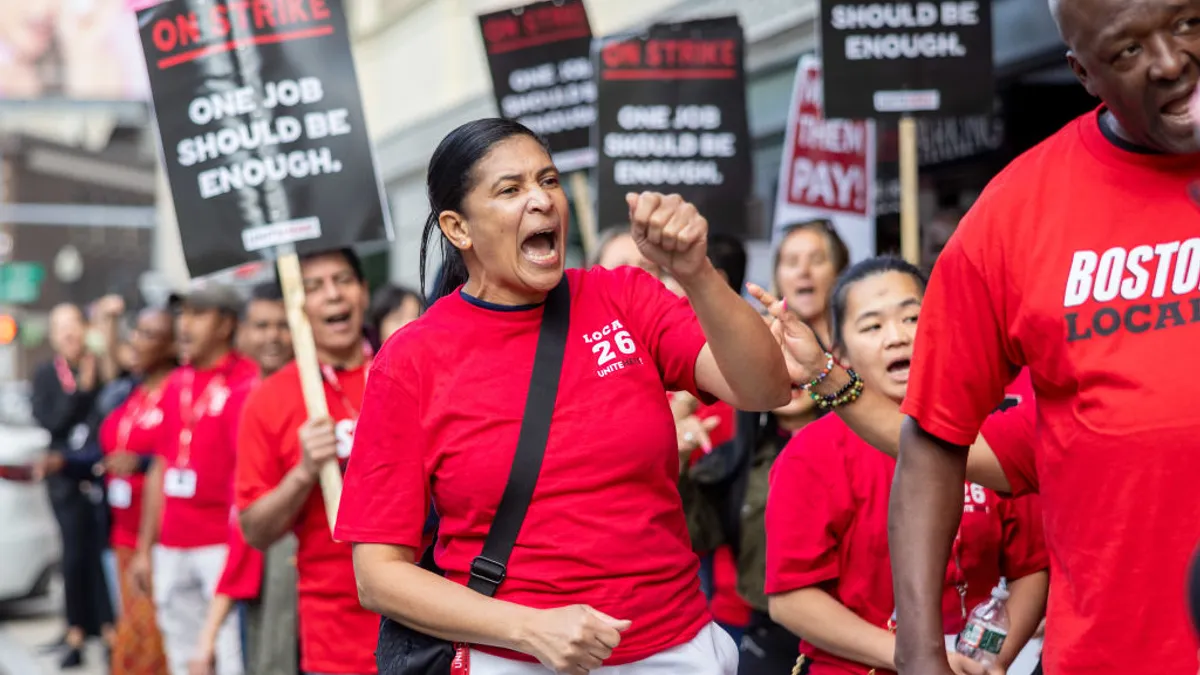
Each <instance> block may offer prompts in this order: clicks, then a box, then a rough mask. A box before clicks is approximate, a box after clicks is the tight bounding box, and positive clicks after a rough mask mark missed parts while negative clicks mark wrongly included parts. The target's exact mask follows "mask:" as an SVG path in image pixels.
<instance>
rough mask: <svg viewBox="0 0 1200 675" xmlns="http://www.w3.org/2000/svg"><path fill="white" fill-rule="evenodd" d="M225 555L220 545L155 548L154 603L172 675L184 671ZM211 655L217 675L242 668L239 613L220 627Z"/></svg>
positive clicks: (183, 674) (232, 673)
mask: <svg viewBox="0 0 1200 675" xmlns="http://www.w3.org/2000/svg"><path fill="white" fill-rule="evenodd" d="M228 553H229V549H228V547H227V546H225V545H224V544H221V545H217V546H202V547H199V548H167V547H165V546H156V547H155V548H154V606H155V608H156V610H157V614H158V630H159V632H161V633H162V638H163V649H164V650H165V651H166V656H167V668H168V669H169V670H170V671H171V675H187V672H188V661H190V660H191V659H192V657H193V656H195V653H196V643H197V642H198V641H199V639H200V631H202V630H203V629H204V621H205V619H206V618H207V617H208V605H209V603H210V602H212V599H213V596H214V595H216V592H217V582H218V581H220V580H221V572H222V571H224V569H225V558H226V557H227V556H228ZM214 656H215V657H216V666H217V675H243V673H244V672H245V668H244V667H243V665H242V644H241V636H240V635H239V625H238V617H237V613H231V614H230V615H229V617H228V618H227V619H225V623H224V624H222V625H221V631H220V632H219V633H218V634H217V645H216V654H215V655H214Z"/></svg>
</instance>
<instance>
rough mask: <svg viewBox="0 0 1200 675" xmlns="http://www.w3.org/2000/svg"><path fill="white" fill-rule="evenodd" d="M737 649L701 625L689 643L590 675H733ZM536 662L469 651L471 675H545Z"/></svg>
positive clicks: (714, 630)
mask: <svg viewBox="0 0 1200 675" xmlns="http://www.w3.org/2000/svg"><path fill="white" fill-rule="evenodd" d="M737 669H738V647H737V645H736V644H735V643H734V641H733V638H731V637H729V633H726V632H725V631H724V630H722V629H721V627H720V626H718V625H717V624H715V623H710V624H708V625H707V626H705V627H704V628H703V629H701V631H700V632H699V633H697V634H696V637H694V638H692V641H691V642H687V643H684V644H681V645H679V646H678V647H674V648H672V649H668V650H666V651H665V652H659V653H658V654H655V655H654V656H651V657H649V658H646V659H642V660H641V661H635V662H633V663H627V664H625V665H623V666H604V667H601V668H599V669H597V670H593V671H592V674H593V675H737ZM549 672H551V671H550V669H549V668H546V667H545V666H543V665H542V664H540V663H527V662H525V661H513V660H511V659H505V658H501V657H499V656H492V655H491V654H485V653H483V652H481V651H479V650H477V649H472V650H471V675H546V673H549Z"/></svg>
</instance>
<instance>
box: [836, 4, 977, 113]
mask: <svg viewBox="0 0 1200 675" xmlns="http://www.w3.org/2000/svg"><path fill="white" fill-rule="evenodd" d="M821 60H822V66H823V67H824V70H825V82H826V83H827V86H826V89H825V110H826V112H827V113H828V114H829V115H830V116H833V117H838V118H859V119H865V118H869V117H878V116H880V115H890V114H918V113H921V114H924V113H936V114H938V115H941V116H948V115H975V114H987V113H990V112H991V111H992V105H993V103H992V101H993V97H994V95H995V92H994V89H993V78H992V7H991V2H990V0H944V1H937V2H933V1H928V2H873V3H863V2H840V1H839V0H822V2H821Z"/></svg>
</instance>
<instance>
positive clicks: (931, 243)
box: [921, 209, 964, 271]
mask: <svg viewBox="0 0 1200 675" xmlns="http://www.w3.org/2000/svg"><path fill="white" fill-rule="evenodd" d="M963 215H964V214H963V211H962V209H941V210H939V211H938V212H937V213H935V214H933V217H932V218H930V219H929V220H927V221H925V222H924V223H923V224H922V227H921V266H922V267H923V268H925V270H926V271H928V270H932V269H933V264H934V263H936V262H937V259H938V256H939V255H941V254H942V249H944V248H946V242H948V241H950V236H951V235H953V234H954V230H955V229H957V228H958V221H960V220H962V218H963Z"/></svg>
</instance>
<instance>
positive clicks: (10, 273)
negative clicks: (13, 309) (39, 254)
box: [0, 262, 46, 304]
mask: <svg viewBox="0 0 1200 675" xmlns="http://www.w3.org/2000/svg"><path fill="white" fill-rule="evenodd" d="M45 277H46V270H45V269H44V268H43V267H42V265H41V263H34V262H14V263H8V264H5V265H0V302H6V303H13V304H22V303H30V302H37V299H38V298H39V297H41V293H42V279H44V278H45Z"/></svg>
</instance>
